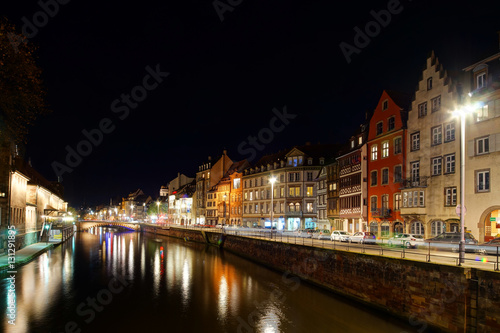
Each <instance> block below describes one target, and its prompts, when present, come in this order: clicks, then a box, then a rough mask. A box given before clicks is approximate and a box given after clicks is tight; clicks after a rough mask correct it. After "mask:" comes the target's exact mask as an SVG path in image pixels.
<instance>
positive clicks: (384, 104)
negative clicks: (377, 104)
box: [382, 100, 389, 111]
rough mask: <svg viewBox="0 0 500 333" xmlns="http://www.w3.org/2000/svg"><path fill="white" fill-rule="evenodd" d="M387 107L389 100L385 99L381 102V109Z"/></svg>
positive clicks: (383, 109)
mask: <svg viewBox="0 0 500 333" xmlns="http://www.w3.org/2000/svg"><path fill="white" fill-rule="evenodd" d="M388 108H389V101H388V100H385V101H383V102H382V111H385V110H387V109H388Z"/></svg>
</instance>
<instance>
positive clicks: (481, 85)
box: [476, 71, 486, 89]
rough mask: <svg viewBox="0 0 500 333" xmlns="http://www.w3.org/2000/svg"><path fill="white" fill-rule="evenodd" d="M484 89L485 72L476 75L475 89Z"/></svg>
mask: <svg viewBox="0 0 500 333" xmlns="http://www.w3.org/2000/svg"><path fill="white" fill-rule="evenodd" d="M484 87H486V72H485V71H484V72H481V73H479V74H476V89H481V88H484Z"/></svg>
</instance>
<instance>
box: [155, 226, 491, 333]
mask: <svg viewBox="0 0 500 333" xmlns="http://www.w3.org/2000/svg"><path fill="white" fill-rule="evenodd" d="M146 231H147V232H154V231H153V230H151V229H150V230H146ZM157 232H158V234H160V231H157ZM161 234H164V235H166V236H171V237H177V238H184V239H186V240H192V241H196V242H206V243H207V239H208V243H210V244H215V245H220V246H221V247H223V248H224V250H227V251H230V252H233V253H235V254H238V255H240V256H242V257H245V258H247V259H249V260H252V261H254V262H258V263H260V264H262V265H265V266H268V267H270V268H272V269H274V270H278V271H280V272H284V273H285V274H287V276H288V275H290V276H297V277H299V278H300V279H302V280H304V281H308V282H310V283H313V284H315V285H318V286H320V287H323V288H326V289H328V290H330V291H333V292H335V293H337V294H340V295H343V296H346V297H348V298H350V299H354V300H356V301H359V302H362V303H364V304H367V305H369V306H371V307H374V308H377V309H380V310H383V311H385V312H387V313H390V314H391V315H393V316H396V317H399V318H402V319H405V320H408V322H409V324H410V325H412V326H414V327H415V329H416V330H417V331H419V332H429V331H431V330H432V331H436V330H437V331H443V332H500V273H498V272H492V271H482V270H477V269H473V268H466V267H458V266H450V265H440V264H434V263H427V262H421V261H414V260H407V259H398V258H390V257H384V256H378V255H370V254H361V253H353V252H347V251H340V250H332V249H322V248H316V247H311V246H304V245H295V244H286V243H279V242H273V241H267V240H262V239H253V238H246V237H239V236H232V235H224V236H223V238H222V239H221V234H220V233H212V232H203V233H202V232H201V231H198V230H183V229H174V228H171V229H170V230H168V231H167V230H163V231H162V233H161ZM203 234H205V235H203Z"/></svg>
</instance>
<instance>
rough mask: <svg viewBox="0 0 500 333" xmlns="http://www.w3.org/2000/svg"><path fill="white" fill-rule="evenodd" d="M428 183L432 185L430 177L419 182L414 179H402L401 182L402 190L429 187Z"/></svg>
mask: <svg viewBox="0 0 500 333" xmlns="http://www.w3.org/2000/svg"><path fill="white" fill-rule="evenodd" d="M428 183H430V177H429V176H424V177H420V178H419V179H418V180H414V179H411V178H410V179H402V180H401V187H400V188H401V189H404V188H417V187H427V186H428Z"/></svg>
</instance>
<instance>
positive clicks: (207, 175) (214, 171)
mask: <svg viewBox="0 0 500 333" xmlns="http://www.w3.org/2000/svg"><path fill="white" fill-rule="evenodd" d="M212 163H213V162H212V158H211V157H210V156H209V157H208V159H207V161H206V162H204V163H202V164H201V165H199V166H198V172H197V173H196V192H195V195H194V196H195V200H196V202H195V204H193V206H195V207H196V211H195V219H196V222H195V223H197V224H208V223H207V221H206V218H207V211H206V210H207V209H208V210H210V211H211V212H210V214H216V213H213V212H212V210H213V209H215V207H213V206H208V201H207V200H210V201H211V202H212V200H214V198H213V195H210V199H209V198H208V197H209V191H211V189H212V187H213V186H214V185H215V184H217V183H218V182H219V180H220V179H221V178H222V177H223V176H224V174H225V173H226V172H227V170H228V169H229V167H230V166H231V165H232V164H233V161H232V160H231V159H230V158H229V157H228V156H227V151H226V150H224V151H223V152H222V155H221V156H220V157H219V158H218V159H216V162H215V163H214V164H212ZM210 218H211V219H210V221H211V222H210V223H211V224H216V223H217V222H216V220H217V218H215V216H210Z"/></svg>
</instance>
